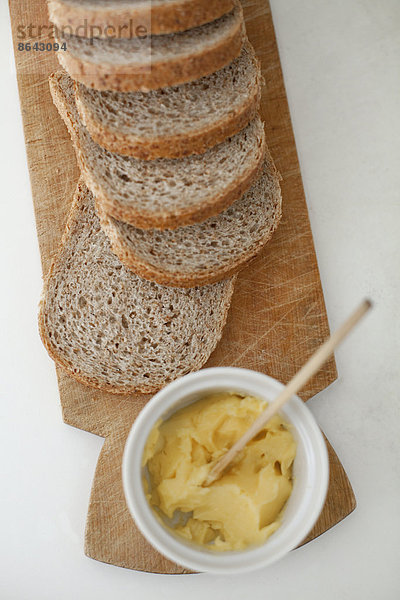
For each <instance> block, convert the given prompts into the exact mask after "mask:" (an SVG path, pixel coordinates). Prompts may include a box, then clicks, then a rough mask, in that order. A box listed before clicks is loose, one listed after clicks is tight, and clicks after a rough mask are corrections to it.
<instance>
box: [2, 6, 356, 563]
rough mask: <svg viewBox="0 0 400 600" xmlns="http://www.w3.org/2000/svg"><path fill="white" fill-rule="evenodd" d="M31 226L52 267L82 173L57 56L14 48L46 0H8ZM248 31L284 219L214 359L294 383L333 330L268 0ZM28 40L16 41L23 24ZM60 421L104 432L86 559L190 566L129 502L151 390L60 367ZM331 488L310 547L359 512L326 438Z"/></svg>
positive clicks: (250, 17) (324, 382) (247, 276)
mask: <svg viewBox="0 0 400 600" xmlns="http://www.w3.org/2000/svg"><path fill="white" fill-rule="evenodd" d="M9 4H10V13H11V22H12V29H13V39H14V49H15V58H16V65H17V76H18V85H19V92H20V100H21V110H22V116H23V123H24V130H25V139H26V147H27V155H28V164H29V170H30V176H31V185H32V195H33V202H34V207H35V216H36V226H37V232H38V239H39V246H40V252H41V259H42V267H43V272H44V273H46V272H47V270H48V268H49V264H50V261H51V259H52V257H53V256H54V254H55V252H56V251H57V246H58V244H59V240H60V237H61V234H62V231H63V228H64V224H65V220H66V216H67V213H68V210H69V206H70V202H71V200H72V195H73V192H74V189H75V186H76V183H77V180H78V177H79V173H78V169H77V166H76V162H75V157H74V153H73V150H72V146H71V142H70V139H69V136H68V134H67V131H66V129H65V127H64V125H63V123H62V121H61V119H60V118H59V116H58V113H57V111H56V109H55V108H54V106H53V103H52V101H51V97H50V93H49V89H48V84H47V78H48V75H49V74H50V73H51V71H53V70H54V69H56V68H58V63H57V59H56V56H55V54H54V52H52V51H47V50H45V51H40V50H33V49H31V50H30V51H28V50H19V49H18V44H19V43H22V42H26V41H31V42H32V44H33V43H34V42H36V41H44V42H49V41H51V40H49V39H48V37H47V36H48V31H49V30H48V28H47V27H48V25H49V23H48V16H47V8H46V1H45V0H10V2H9ZM243 5H244V10H245V17H246V24H247V31H248V35H249V37H250V40H251V42H252V43H253V45H254V47H255V49H256V52H257V54H258V56H259V58H260V59H261V62H262V66H263V74H264V77H265V81H266V85H265V88H264V93H263V99H262V107H261V112H262V117H263V119H264V120H265V123H266V132H267V141H268V144H269V147H270V149H271V152H272V155H273V156H274V158H275V161H276V164H277V167H278V169H279V170H280V172H281V174H282V176H283V181H282V192H283V199H284V212H283V219H282V223H281V225H280V228H279V229H278V231H277V233H276V234H275V236H274V238H273V241H272V242H271V243H270V244H269V246H268V247H267V248H266V250H265V251H264V252H263V254H262V255H261V256H259V258H258V259H257V260H256V261H255V262H253V263H252V265H251V266H250V267H248V268H247V269H246V270H245V271H244V272H242V273H241V275H240V276H239V279H238V282H237V285H236V290H235V294H234V298H233V302H232V306H231V309H230V313H229V318H228V323H227V325H226V328H225V331H224V335H223V338H222V340H221V342H220V344H219V346H218V347H217V349H216V350H215V352H214V354H213V355H212V356H211V358H210V360H209V362H208V365H207V366H216V365H234V366H240V367H247V368H250V369H256V370H258V371H262V372H265V373H268V374H269V375H271V376H272V377H275V378H277V379H279V380H280V381H283V382H287V381H288V380H289V379H290V378H291V377H292V375H293V374H294V373H295V372H296V371H297V370H298V369H299V367H300V366H301V365H302V364H303V363H304V362H305V360H306V359H307V358H308V357H309V355H310V354H311V353H312V351H313V350H314V349H315V348H316V347H317V346H318V345H319V344H320V343H321V342H322V341H323V339H324V338H325V337H326V336H327V335H328V334H329V328H328V321H327V316H326V310H325V304H324V298H323V294H322V289H321V283H320V279H319V273H318V265H317V260H316V256H315V251H314V246H313V240H312V233H311V228H310V223H309V219H308V212H307V205H306V202H305V197H304V191H303V186H302V181H301V175H300V169H299V163H298V159H297V154H296V146H295V142H294V137H293V131H292V127H291V122H290V115H289V109H288V103H287V98H286V92H285V88H284V83H283V78H282V72H281V67H280V62H279V55H278V49H277V45H276V40H275V35H274V29H273V23H272V18H271V12H270V8H269V5H268V3H267V2H266V1H265V0H245V1H244V2H243ZM29 24H30V25H32V27H31V31H32V33H33V36H35V35H37V33H38V26H42V31H41V36H40V38H38V37H35V38H34V39H32V38H31V39H29V38H26V39H21V36H22V34H23V33H24V32H26V31H27V29H26V26H27V25H29ZM57 375H58V381H59V389H60V399H61V406H62V412H63V419H64V421H65V423H68V424H69V425H72V426H74V427H78V428H80V429H84V430H85V431H89V432H91V433H94V434H96V435H99V436H102V437H104V438H105V442H104V446H103V449H102V452H101V454H100V457H99V460H98V463H97V468H96V472H95V476H94V482H93V488H92V493H91V498H90V504H89V512H88V518H87V525H86V532H85V552H86V554H87V555H88V556H90V557H92V558H94V559H96V560H100V561H103V562H107V563H110V564H114V565H119V566H123V567H127V568H130V569H137V570H141V571H151V572H154V573H185V572H188V571H187V570H185V569H183V568H181V567H179V566H177V565H175V564H173V563H171V562H170V561H168V560H166V559H165V558H164V557H163V556H161V555H160V554H158V553H157V552H156V551H155V550H154V549H153V548H152V547H151V546H150V545H149V544H148V543H147V542H146V540H144V539H143V537H142V536H141V534H140V533H139V531H138V530H137V528H136V527H135V524H134V523H133V521H132V519H131V517H130V515H129V513H128V510H127V508H126V505H125V500H124V496H123V490H122V483H121V457H122V452H123V447H124V443H125V439H126V436H127V434H128V432H129V429H130V427H131V424H132V422H133V421H134V419H135V417H136V415H137V414H138V412H139V411H140V409H141V408H142V407H143V405H144V404H145V403H146V402H147V401H148V399H149V396H145V395H139V394H138V395H130V396H123V397H119V396H113V395H111V394H103V393H99V392H98V391H96V390H92V389H90V388H87V387H85V386H83V385H81V384H78V383H77V382H75V381H74V380H73V379H71V378H69V377H68V376H66V375H65V374H64V373H63V372H62V371H61V370H60V369H57ZM336 376H337V373H336V367H335V362H334V360H331V361H330V362H329V363H328V364H327V365H326V366H325V368H324V369H323V370H322V371H321V372H320V373H318V375H317V376H315V377H314V378H313V379H312V380H311V381H310V382H309V384H308V385H307V387H306V389H304V391H303V393H302V394H301V396H302V398H303V399H304V400H307V399H308V398H310V397H312V396H314V395H315V394H316V393H317V392H319V391H321V390H323V389H324V388H325V387H326V386H328V385H329V384H330V383H332V382H333V381H334V380H335V379H336ZM328 449H329V459H330V484H329V491H328V497H327V500H326V503H325V507H324V509H323V511H322V514H321V516H320V519H319V520H318V522H317V524H316V526H315V527H314V529H313V530H312V532H311V533H310V535H309V536H308V537H307V539H306V540H304V542H303V543H305V542H307V541H309V540H311V539H313V538H315V537H317V536H318V535H320V534H321V533H323V532H324V531H326V530H327V529H329V528H330V527H332V526H333V525H335V524H336V523H338V522H339V521H340V520H342V519H343V518H344V517H345V516H346V515H348V514H349V513H350V512H351V511H352V510H353V509H354V508H355V505H356V504H355V498H354V494H353V491H352V489H351V485H350V483H349V480H348V478H347V476H346V473H345V472H344V470H343V467H342V465H341V464H340V461H339V459H338V457H337V456H336V454H335V452H334V450H333V449H332V447H331V446H330V444H329V443H328Z"/></svg>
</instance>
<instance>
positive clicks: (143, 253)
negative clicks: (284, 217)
mask: <svg viewBox="0 0 400 600" xmlns="http://www.w3.org/2000/svg"><path fill="white" fill-rule="evenodd" d="M99 214H100V222H101V225H102V227H103V229H104V231H105V232H106V233H107V235H108V237H109V238H110V241H111V247H112V249H113V251H114V252H115V254H116V255H117V256H118V257H119V258H120V259H121V261H122V262H123V263H124V264H125V265H126V266H128V267H129V268H130V269H132V270H133V271H134V272H135V273H137V274H138V275H140V276H142V277H144V278H146V279H149V280H151V281H156V282H157V283H161V284H163V285H171V286H177V287H192V286H196V285H205V284H209V283H214V282H216V281H220V280H221V279H225V278H227V277H229V276H231V275H233V274H234V273H236V272H237V271H239V269H241V268H243V267H244V266H245V265H246V264H247V263H248V262H249V261H250V260H251V259H253V258H254V257H255V256H256V255H257V254H258V253H259V252H260V250H262V248H263V247H264V246H265V245H266V243H267V242H268V241H269V240H270V239H271V237H272V234H273V232H274V231H275V229H276V228H277V226H278V224H279V221H280V218H281V214H282V199H281V192H280V186H279V174H278V173H277V171H276V169H275V166H274V164H273V162H272V159H271V157H270V156H268V157H267V158H266V160H265V164H264V170H263V174H262V175H261V177H260V178H259V179H258V181H257V182H256V183H255V184H253V186H252V187H251V189H250V190H249V191H248V192H247V193H246V194H245V195H244V196H243V198H241V199H240V200H237V201H236V202H235V203H234V204H232V206H230V207H229V208H228V209H227V210H226V211H225V212H223V213H221V214H220V215H218V216H216V217H211V218H210V219H208V220H207V221H204V222H203V223H201V224H199V225H189V226H188V227H179V228H178V229H175V230H174V231H168V230H167V231H157V230H154V229H150V230H147V231H145V230H143V229H137V228H136V227H132V226H131V225H128V224H127V223H123V222H121V221H117V220H115V219H114V218H113V217H109V216H107V215H106V214H105V213H103V211H101V210H100V212H99Z"/></svg>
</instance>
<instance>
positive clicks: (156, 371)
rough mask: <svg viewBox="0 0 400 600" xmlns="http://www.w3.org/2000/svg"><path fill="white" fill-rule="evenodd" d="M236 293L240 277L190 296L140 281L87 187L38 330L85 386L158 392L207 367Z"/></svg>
mask: <svg viewBox="0 0 400 600" xmlns="http://www.w3.org/2000/svg"><path fill="white" fill-rule="evenodd" d="M233 286H234V278H231V279H229V280H226V281H223V282H221V283H217V284H214V285H210V286H205V287H201V288H191V289H189V290H182V289H174V288H166V287H162V286H159V285H157V284H155V283H151V282H148V281H145V280H143V279H140V277H138V276H137V275H135V274H133V273H132V272H131V271H130V270H129V269H126V268H125V267H124V266H123V265H122V264H121V263H120V261H119V260H118V258H117V257H116V256H115V255H114V254H113V253H112V252H111V249H110V244H109V241H108V238H107V236H106V235H105V234H104V233H103V231H102V229H101V227H100V223H99V219H98V217H97V215H96V212H95V208H94V202H93V197H92V195H91V194H90V192H89V190H88V189H87V187H86V186H85V185H84V184H83V183H82V182H81V183H80V184H78V188H77V192H76V196H75V200H74V203H73V206H72V209H71V213H70V217H69V220H68V224H67V227H66V231H65V234H64V237H63V241H62V246H61V249H60V251H59V253H58V255H57V256H56V258H55V260H54V262H53V264H52V266H51V268H50V272H49V274H48V276H47V279H46V281H45V285H44V291H43V296H42V300H41V304H40V312H39V331H40V335H41V338H42V341H43V343H44V345H45V347H46V349H47V351H48V352H49V354H50V356H51V357H52V358H53V359H54V360H55V361H56V363H58V364H59V365H60V366H61V367H63V368H64V369H65V370H66V371H67V372H68V373H69V374H70V375H72V376H73V377H75V379H77V380H78V381H80V382H81V383H84V384H86V385H89V386H93V387H95V388H98V389H100V390H103V391H107V392H111V393H115V394H127V393H131V392H134V391H140V392H155V391H156V390H158V389H160V388H162V387H163V386H164V385H166V384H167V383H168V382H170V381H172V380H174V379H176V378H177V377H179V376H181V375H184V374H185V373H189V372H190V371H195V370H197V369H200V367H201V366H202V365H203V364H204V363H205V362H206V361H207V359H208V357H209V356H210V354H211V352H212V351H213V350H214V348H215V346H216V344H217V342H218V340H219V339H220V337H221V334H222V330H223V327H224V325H225V321H226V317H227V313H228V309H229V305H230V301H231V297H232V293H233Z"/></svg>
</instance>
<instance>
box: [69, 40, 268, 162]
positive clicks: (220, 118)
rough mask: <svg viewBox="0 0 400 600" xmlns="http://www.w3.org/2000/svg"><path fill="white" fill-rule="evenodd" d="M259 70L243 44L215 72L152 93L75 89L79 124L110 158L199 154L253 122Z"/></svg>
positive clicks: (246, 46) (250, 48)
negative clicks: (234, 57)
mask: <svg viewBox="0 0 400 600" xmlns="http://www.w3.org/2000/svg"><path fill="white" fill-rule="evenodd" d="M261 82H262V77H261V72H260V65H259V62H258V60H257V58H256V56H255V53H254V50H253V47H252V46H251V44H249V42H246V43H245V45H244V46H243V48H242V52H241V55H240V56H239V57H238V58H236V59H235V60H234V61H233V62H232V63H230V64H229V65H228V66H226V67H224V68H223V69H221V70H220V71H217V72H216V73H213V74H212V75H208V76H207V77H203V78H201V79H198V80H196V81H193V82H191V83H185V84H183V85H180V86H176V87H171V88H164V89H162V90H155V91H152V92H130V93H129V92H112V91H105V92H104V91H103V92H101V91H98V90H92V89H90V88H87V87H85V86H84V85H83V84H77V85H76V90H75V92H76V103H77V106H78V110H79V114H80V117H81V120H82V122H83V123H84V124H85V126H86V127H87V129H88V131H89V133H90V135H91V136H92V138H93V139H94V141H95V142H97V143H98V144H100V146H103V147H104V148H106V149H107V150H109V151H110V152H117V153H119V154H126V155H130V156H134V157H135V158H141V159H145V160H148V159H155V158H180V157H182V156H186V155H189V154H201V153H203V152H205V151H206V150H207V149H208V148H211V147H212V146H215V145H216V144H219V143H221V142H223V141H224V140H225V139H226V138H227V137H229V136H232V135H235V134H236V133H238V132H239V131H240V130H241V129H243V128H244V127H245V126H246V125H248V123H249V122H250V121H251V120H252V119H254V117H255V116H256V114H257V110H258V108H259V104H260V95H261Z"/></svg>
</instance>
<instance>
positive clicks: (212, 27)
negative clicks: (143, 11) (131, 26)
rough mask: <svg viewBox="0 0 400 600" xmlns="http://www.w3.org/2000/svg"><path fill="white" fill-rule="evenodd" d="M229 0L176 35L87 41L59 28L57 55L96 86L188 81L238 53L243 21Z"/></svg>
mask: <svg viewBox="0 0 400 600" xmlns="http://www.w3.org/2000/svg"><path fill="white" fill-rule="evenodd" d="M234 1H235V8H234V9H233V10H232V11H231V12H229V13H227V14H226V15H224V16H222V17H221V18H220V19H217V20H216V21H212V22H211V23H207V24H205V25H201V26H200V27H195V28H194V29H189V30H188V31H183V32H181V33H171V34H166V35H152V36H147V37H144V38H143V37H140V38H138V37H136V38H131V39H117V38H112V37H109V38H105V39H101V38H91V39H87V38H84V37H79V36H74V35H66V34H63V33H62V32H59V33H58V41H59V42H60V44H61V45H63V44H65V45H66V50H60V51H59V52H58V58H59V61H60V63H61V65H62V66H63V67H64V68H65V69H66V70H67V71H68V73H69V74H70V75H71V77H73V79H76V80H77V81H80V82H81V83H83V84H85V85H86V86H87V87H92V88H96V89H98V90H115V91H120V92H131V91H143V92H146V91H149V90H156V89H159V88H163V87H168V86H175V85H179V84H181V83H187V82H188V81H193V80H195V79H199V78H200V77H204V76H206V75H210V74H211V73H214V71H218V70H219V69H222V68H223V67H224V66H225V65H227V64H229V63H230V62H231V61H232V60H234V59H235V58H236V57H237V56H239V54H240V50H241V47H242V43H243V41H244V22H243V13H242V8H241V4H240V1H239V0H234Z"/></svg>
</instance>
